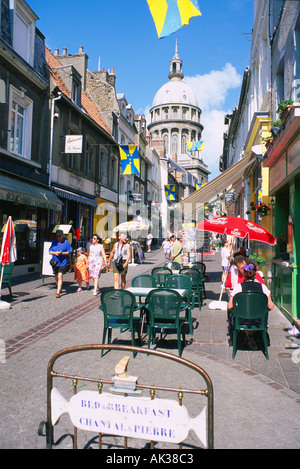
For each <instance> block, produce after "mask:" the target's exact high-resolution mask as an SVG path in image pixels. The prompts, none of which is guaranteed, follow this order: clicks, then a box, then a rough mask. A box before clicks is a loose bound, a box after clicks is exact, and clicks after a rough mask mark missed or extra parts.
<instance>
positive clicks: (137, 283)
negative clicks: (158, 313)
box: [131, 274, 157, 313]
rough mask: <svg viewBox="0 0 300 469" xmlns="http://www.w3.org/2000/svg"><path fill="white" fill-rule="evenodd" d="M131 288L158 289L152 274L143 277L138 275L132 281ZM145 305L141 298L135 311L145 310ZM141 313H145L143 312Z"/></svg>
mask: <svg viewBox="0 0 300 469" xmlns="http://www.w3.org/2000/svg"><path fill="white" fill-rule="evenodd" d="M131 286H132V287H145V288H156V286H157V285H156V280H155V277H154V276H153V275H150V274H142V275H137V276H136V277H134V278H133V279H132V281H131ZM144 305H145V304H144V303H143V301H142V299H141V297H140V298H139V302H138V303H136V306H135V309H141V308H143V306H144ZM141 313H143V311H142V310H141Z"/></svg>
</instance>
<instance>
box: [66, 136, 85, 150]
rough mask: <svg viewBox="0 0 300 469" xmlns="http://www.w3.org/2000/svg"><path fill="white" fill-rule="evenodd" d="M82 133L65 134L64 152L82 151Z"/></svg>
mask: <svg viewBox="0 0 300 469" xmlns="http://www.w3.org/2000/svg"><path fill="white" fill-rule="evenodd" d="M82 138H83V137H82V135H66V141H65V153H82Z"/></svg>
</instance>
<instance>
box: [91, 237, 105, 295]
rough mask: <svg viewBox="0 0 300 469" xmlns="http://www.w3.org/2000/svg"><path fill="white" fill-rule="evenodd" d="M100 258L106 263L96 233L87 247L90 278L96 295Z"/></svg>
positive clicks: (100, 267)
mask: <svg viewBox="0 0 300 469" xmlns="http://www.w3.org/2000/svg"><path fill="white" fill-rule="evenodd" d="M102 260H103V262H104V265H106V257H105V251H104V248H103V246H102V244H100V238H99V236H98V235H97V234H94V235H93V239H92V245H91V246H90V247H89V256H88V264H89V272H90V276H91V278H92V279H93V280H94V291H93V295H94V296H96V295H97V293H98V287H99V278H100V274H101V270H102Z"/></svg>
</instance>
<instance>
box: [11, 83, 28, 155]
mask: <svg viewBox="0 0 300 469" xmlns="http://www.w3.org/2000/svg"><path fill="white" fill-rule="evenodd" d="M9 129H10V136H9V140H10V141H9V145H8V147H9V150H10V151H11V152H13V153H16V154H17V155H19V156H22V157H23V158H27V159H30V158H31V131H32V101H31V100H30V99H29V98H27V97H26V96H25V91H24V90H17V89H15V88H13V87H11V92H10V125H9Z"/></svg>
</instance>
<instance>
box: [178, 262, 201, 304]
mask: <svg viewBox="0 0 300 469" xmlns="http://www.w3.org/2000/svg"><path fill="white" fill-rule="evenodd" d="M179 274H180V275H187V276H188V277H189V278H190V279H191V280H192V283H193V287H192V291H194V292H195V293H196V294H197V299H198V305H199V309H200V310H201V306H202V304H203V289H202V275H201V272H200V271H199V270H198V269H193V268H191V267H183V268H182V269H180V271H179Z"/></svg>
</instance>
